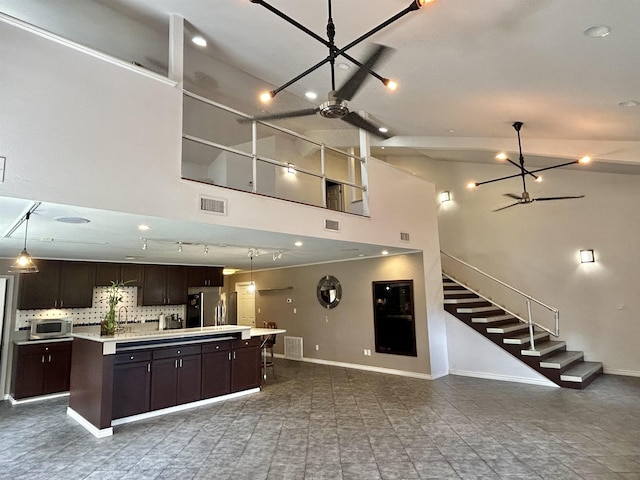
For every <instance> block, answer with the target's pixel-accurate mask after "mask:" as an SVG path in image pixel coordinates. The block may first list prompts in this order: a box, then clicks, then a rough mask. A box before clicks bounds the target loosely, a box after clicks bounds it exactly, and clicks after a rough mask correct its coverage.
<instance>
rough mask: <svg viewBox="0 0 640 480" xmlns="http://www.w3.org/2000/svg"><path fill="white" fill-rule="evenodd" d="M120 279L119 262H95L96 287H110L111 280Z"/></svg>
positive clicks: (116, 280)
mask: <svg viewBox="0 0 640 480" xmlns="http://www.w3.org/2000/svg"><path fill="white" fill-rule="evenodd" d="M119 280H120V264H119V263H97V264H96V281H95V285H96V287H110V286H111V282H118V281H119Z"/></svg>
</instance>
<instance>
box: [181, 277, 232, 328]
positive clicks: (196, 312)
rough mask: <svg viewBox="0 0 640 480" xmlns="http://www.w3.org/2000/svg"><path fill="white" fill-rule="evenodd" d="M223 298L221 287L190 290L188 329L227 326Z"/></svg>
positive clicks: (186, 324)
mask: <svg viewBox="0 0 640 480" xmlns="http://www.w3.org/2000/svg"><path fill="white" fill-rule="evenodd" d="M223 296H224V295H223V293H222V289H221V288H220V287H201V288H190V289H189V297H188V300H187V314H186V323H185V326H186V328H194V327H212V326H216V325H225V324H226V323H227V315H226V305H225V302H224V298H223Z"/></svg>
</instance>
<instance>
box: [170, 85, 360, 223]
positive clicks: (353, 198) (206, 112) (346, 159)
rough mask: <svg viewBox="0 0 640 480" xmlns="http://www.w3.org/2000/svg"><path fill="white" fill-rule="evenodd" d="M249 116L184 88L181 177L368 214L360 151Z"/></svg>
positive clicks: (343, 210)
mask: <svg viewBox="0 0 640 480" xmlns="http://www.w3.org/2000/svg"><path fill="white" fill-rule="evenodd" d="M250 118H251V117H249V116H248V115H246V114H244V113H242V112H239V111H237V110H234V109H231V108H229V107H226V106H224V105H221V104H219V103H217V102H214V101H212V100H209V99H207V98H205V97H202V96H200V95H197V94H195V93H192V92H189V91H186V90H185V91H184V120H183V135H182V138H183V142H182V145H183V147H182V177H183V178H185V179H188V180H194V181H198V182H203V183H208V184H211V185H216V186H220V187H226V188H233V189H236V190H242V191H245V192H250V193H257V194H261V195H266V196H270V197H275V198H280V199H284V200H289V201H294V202H299V203H304V204H307V205H313V206H317V207H322V208H328V209H331V210H336V211H342V212H349V213H354V214H358V215H364V216H368V211H369V209H368V205H367V194H366V192H367V185H366V184H365V182H364V180H363V179H366V178H367V175H366V161H365V160H363V159H362V158H361V157H359V156H357V152H356V151H355V150H354V151H351V152H344V151H342V150H339V149H337V148H333V147H331V146H328V145H325V144H323V143H319V142H316V141H314V140H312V139H309V138H307V137H305V136H303V135H300V134H299V133H296V132H293V131H291V130H288V129H285V128H281V127H278V126H275V125H272V124H268V123H265V122H257V121H249V122H246V120H247V119H249V120H250ZM238 120H245V122H243V123H240V122H238Z"/></svg>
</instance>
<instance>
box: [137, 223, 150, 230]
mask: <svg viewBox="0 0 640 480" xmlns="http://www.w3.org/2000/svg"><path fill="white" fill-rule="evenodd" d="M149 229H151V227H150V226H149V225H145V224H144V223H141V224H140V225H138V230H141V231H143V232H144V231H147V230H149Z"/></svg>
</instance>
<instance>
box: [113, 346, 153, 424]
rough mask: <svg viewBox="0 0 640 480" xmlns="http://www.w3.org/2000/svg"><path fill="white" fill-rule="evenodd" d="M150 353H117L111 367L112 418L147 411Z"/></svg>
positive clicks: (149, 388) (149, 387)
mask: <svg viewBox="0 0 640 480" xmlns="http://www.w3.org/2000/svg"><path fill="white" fill-rule="evenodd" d="M150 392H151V351H141V352H135V353H119V354H117V355H116V356H115V359H114V366H113V403H112V409H113V411H112V418H122V417H129V416H131V415H137V414H139V413H144V412H148V411H149V401H150Z"/></svg>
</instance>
